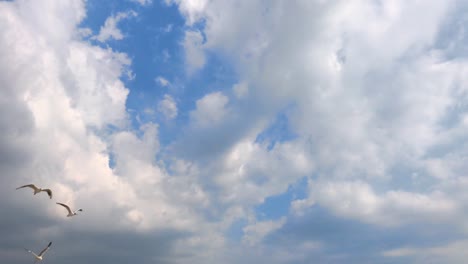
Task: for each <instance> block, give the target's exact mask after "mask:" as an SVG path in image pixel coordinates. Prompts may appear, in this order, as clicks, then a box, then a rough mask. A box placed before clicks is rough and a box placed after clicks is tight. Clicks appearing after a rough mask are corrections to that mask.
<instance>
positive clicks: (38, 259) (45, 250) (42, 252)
mask: <svg viewBox="0 0 468 264" xmlns="http://www.w3.org/2000/svg"><path fill="white" fill-rule="evenodd" d="M50 245H52V242H49V245H47V247H46V248H44V249H43V250H42V251H41V253H39V255H36V253H34V252H32V251H31V250H29V249H26V248H25V250H26V251H27V252H29V253H31V254H33V255H34V258H35V259H36V260H35V261H34V263H37V262H38V261H42V257H43V256H44V254H45V253H46V252H47V250H49V248H50Z"/></svg>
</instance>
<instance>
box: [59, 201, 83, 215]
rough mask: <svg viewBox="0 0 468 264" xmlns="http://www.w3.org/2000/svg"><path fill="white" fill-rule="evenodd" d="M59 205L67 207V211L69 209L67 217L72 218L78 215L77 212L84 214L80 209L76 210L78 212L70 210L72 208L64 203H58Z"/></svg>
mask: <svg viewBox="0 0 468 264" xmlns="http://www.w3.org/2000/svg"><path fill="white" fill-rule="evenodd" d="M57 204H58V205H61V206H63V207H65V209H67V211H68V215H67V217H72V216H75V215H77V213H76V212H83V209H78V210H76V211H72V210H71V209H70V207H69V206H68V205H66V204H63V203H57Z"/></svg>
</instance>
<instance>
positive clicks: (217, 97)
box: [190, 92, 229, 127]
mask: <svg viewBox="0 0 468 264" xmlns="http://www.w3.org/2000/svg"><path fill="white" fill-rule="evenodd" d="M228 102H229V99H228V98H227V97H226V96H225V95H223V94H222V93H221V92H214V93H211V94H207V95H205V96H204V97H203V98H201V99H199V100H197V102H196V109H195V110H194V111H193V112H192V113H190V116H191V119H192V122H193V123H194V125H195V126H200V127H204V126H208V125H212V124H213V123H217V122H220V121H222V119H223V118H224V117H225V116H226V115H227V111H228V110H227V108H226V105H227V103H228Z"/></svg>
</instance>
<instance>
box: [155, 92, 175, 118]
mask: <svg viewBox="0 0 468 264" xmlns="http://www.w3.org/2000/svg"><path fill="white" fill-rule="evenodd" d="M158 111H159V112H160V113H162V114H163V115H164V117H165V118H166V119H168V120H171V119H174V118H175V117H176V116H177V104H176V102H175V101H174V99H173V98H172V97H171V96H170V95H168V94H165V95H164V99H163V100H161V101H160V102H159V103H158Z"/></svg>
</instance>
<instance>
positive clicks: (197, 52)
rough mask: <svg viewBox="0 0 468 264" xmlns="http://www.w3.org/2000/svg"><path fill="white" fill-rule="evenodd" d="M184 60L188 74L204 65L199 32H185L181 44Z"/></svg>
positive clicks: (201, 38)
mask: <svg viewBox="0 0 468 264" xmlns="http://www.w3.org/2000/svg"><path fill="white" fill-rule="evenodd" d="M183 46H184V49H185V58H186V61H187V69H188V72H189V73H192V72H193V71H196V70H198V69H200V68H202V67H203V66H204V65H205V60H206V59H205V53H204V51H203V36H202V34H201V33H200V32H199V31H186V32H185V38H184V42H183Z"/></svg>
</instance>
